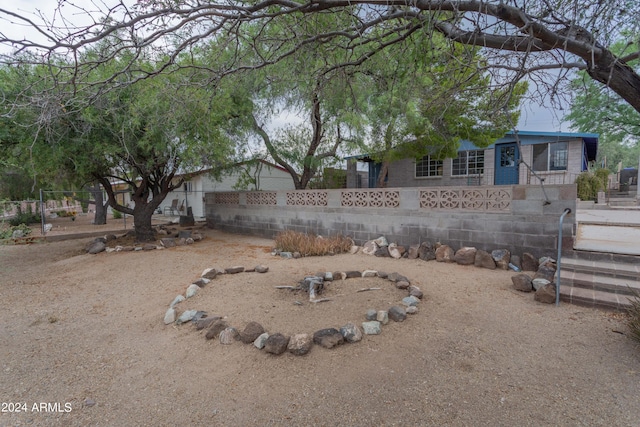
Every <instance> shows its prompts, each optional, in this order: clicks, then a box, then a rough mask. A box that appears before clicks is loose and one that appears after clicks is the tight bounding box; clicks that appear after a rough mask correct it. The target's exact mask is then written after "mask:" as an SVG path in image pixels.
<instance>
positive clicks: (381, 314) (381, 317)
mask: <svg viewBox="0 0 640 427" xmlns="http://www.w3.org/2000/svg"><path fill="white" fill-rule="evenodd" d="M376 320H377V321H378V322H380V323H382V324H383V325H386V324H387V323H389V312H388V311H386V310H379V311H378V314H377V315H376Z"/></svg>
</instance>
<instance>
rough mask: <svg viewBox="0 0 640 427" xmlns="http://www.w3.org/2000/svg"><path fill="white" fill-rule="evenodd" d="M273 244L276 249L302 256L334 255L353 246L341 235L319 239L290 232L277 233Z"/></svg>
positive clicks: (348, 239) (349, 240) (347, 238)
mask: <svg viewBox="0 0 640 427" xmlns="http://www.w3.org/2000/svg"><path fill="white" fill-rule="evenodd" d="M275 242H276V248H277V249H279V250H281V251H283V252H299V253H300V254H301V255H302V256H316V255H336V254H341V253H345V252H348V251H349V250H350V249H351V246H353V240H351V239H350V238H349V237H344V236H342V235H336V236H332V237H320V236H314V235H311V234H305V233H298V232H297V231H291V230H288V231H283V232H281V233H278V235H277V236H276V238H275Z"/></svg>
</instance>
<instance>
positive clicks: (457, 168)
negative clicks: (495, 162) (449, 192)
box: [451, 150, 484, 176]
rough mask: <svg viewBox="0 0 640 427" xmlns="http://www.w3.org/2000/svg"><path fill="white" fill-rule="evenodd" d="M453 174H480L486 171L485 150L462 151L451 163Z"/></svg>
mask: <svg viewBox="0 0 640 427" xmlns="http://www.w3.org/2000/svg"><path fill="white" fill-rule="evenodd" d="M451 166H452V168H451V175H453V176H456V175H458V176H459V175H480V174H482V173H484V150H473V151H460V152H459V153H458V157H457V158H455V159H453V162H452V164H451Z"/></svg>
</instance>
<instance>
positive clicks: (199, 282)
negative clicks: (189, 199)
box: [192, 277, 210, 288]
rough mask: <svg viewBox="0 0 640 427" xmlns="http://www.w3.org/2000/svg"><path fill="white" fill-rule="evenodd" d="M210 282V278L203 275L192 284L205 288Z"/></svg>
mask: <svg viewBox="0 0 640 427" xmlns="http://www.w3.org/2000/svg"><path fill="white" fill-rule="evenodd" d="M209 282H210V280H209V279H205V278H204V277H201V278H199V279H198V280H196V281H195V282H193V283H192V285H196V286H197V287H199V288H204V287H205V286H206V285H207V283H209Z"/></svg>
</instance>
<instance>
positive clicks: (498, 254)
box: [491, 249, 511, 270]
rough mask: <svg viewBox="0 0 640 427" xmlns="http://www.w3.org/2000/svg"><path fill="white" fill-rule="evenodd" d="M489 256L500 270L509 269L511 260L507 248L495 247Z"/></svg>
mask: <svg viewBox="0 0 640 427" xmlns="http://www.w3.org/2000/svg"><path fill="white" fill-rule="evenodd" d="M491 257H492V258H493V260H494V261H495V262H496V267H498V268H499V269H501V270H508V269H509V262H511V252H509V251H508V250H507V249H496V250H494V251H491Z"/></svg>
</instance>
